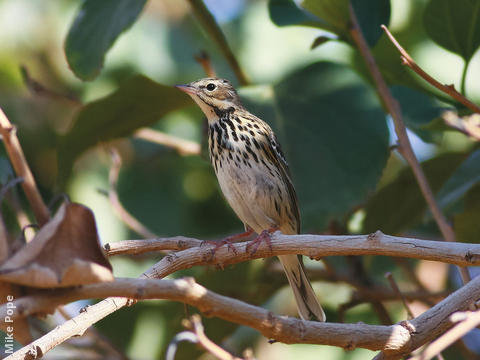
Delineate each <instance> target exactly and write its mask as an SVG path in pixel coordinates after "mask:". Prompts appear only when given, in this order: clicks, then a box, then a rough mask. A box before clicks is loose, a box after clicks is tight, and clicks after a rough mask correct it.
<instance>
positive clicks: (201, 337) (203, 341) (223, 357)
mask: <svg viewBox="0 0 480 360" xmlns="http://www.w3.org/2000/svg"><path fill="white" fill-rule="evenodd" d="M184 326H185V327H186V328H187V329H189V330H190V331H191V332H192V333H193V334H195V337H196V339H197V344H198V345H200V346H201V347H202V348H204V349H205V350H206V351H208V352H209V353H210V354H212V355H213V356H215V357H216V358H217V359H220V360H243V359H241V358H239V357H236V356H233V355H232V354H230V353H229V352H228V351H226V350H225V349H223V348H221V347H220V346H218V345H217V344H215V343H214V342H213V341H212V340H210V339H209V338H208V337H207V335H205V331H204V328H203V324H202V320H201V317H200V315H198V314H195V315H193V316H192V317H191V318H190V319H189V320H186V321H185V322H184Z"/></svg>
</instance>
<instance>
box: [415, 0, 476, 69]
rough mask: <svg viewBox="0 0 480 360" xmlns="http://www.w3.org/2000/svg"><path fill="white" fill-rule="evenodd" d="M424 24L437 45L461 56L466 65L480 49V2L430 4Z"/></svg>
mask: <svg viewBox="0 0 480 360" xmlns="http://www.w3.org/2000/svg"><path fill="white" fill-rule="evenodd" d="M423 22H424V25H425V30H426V32H427V34H428V36H430V37H431V38H432V40H433V41H435V42H436V43H437V44H438V45H440V46H442V47H444V48H445V49H447V50H449V51H452V52H454V53H456V54H458V55H460V56H461V57H463V58H464V59H465V61H466V62H468V61H469V60H470V59H471V57H472V56H473V54H474V53H475V51H476V50H477V49H478V47H479V46H480V1H478V0H430V2H429V3H428V5H427V7H426V8H425V12H424V14H423Z"/></svg>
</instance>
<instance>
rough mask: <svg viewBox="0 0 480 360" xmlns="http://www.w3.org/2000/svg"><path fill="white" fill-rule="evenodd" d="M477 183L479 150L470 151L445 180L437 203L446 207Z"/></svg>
mask: <svg viewBox="0 0 480 360" xmlns="http://www.w3.org/2000/svg"><path fill="white" fill-rule="evenodd" d="M478 183H480V150H476V151H474V152H473V153H471V154H470V156H469V157H468V158H466V159H465V161H464V162H462V163H461V164H460V166H459V167H458V168H457V169H456V170H455V172H454V173H453V174H452V176H451V177H450V178H449V179H448V180H447V181H446V182H445V184H444V185H443V186H442V188H441V189H440V191H439V192H438V195H437V200H438V205H440V206H441V207H446V206H448V205H450V204H452V203H454V202H455V201H457V200H458V199H460V198H461V197H462V196H463V195H464V194H465V193H466V192H467V191H469V190H470V189H471V188H472V187H473V186H475V185H476V184H478ZM479 222H480V218H479Z"/></svg>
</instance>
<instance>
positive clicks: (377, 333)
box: [0, 277, 480, 360]
mask: <svg viewBox="0 0 480 360" xmlns="http://www.w3.org/2000/svg"><path fill="white" fill-rule="evenodd" d="M120 295H121V296H128V297H130V298H135V299H169V300H174V301H180V302H184V303H187V304H190V305H192V306H195V307H197V308H198V309H199V310H200V311H202V312H204V313H205V314H206V315H208V316H215V317H219V318H222V319H225V320H227V321H231V322H235V323H238V324H242V325H245V326H249V327H252V328H254V329H257V330H258V331H259V332H261V333H262V334H263V335H264V336H265V337H267V338H271V339H275V340H277V341H281V342H284V343H288V344H291V343H308V344H324V345H332V346H339V347H343V348H345V349H353V348H356V347H361V348H367V349H371V350H383V351H384V354H389V353H392V352H395V353H394V356H395V357H394V358H398V357H400V356H401V355H402V354H403V355H405V354H407V353H409V352H411V351H412V350H413V349H415V348H417V347H419V346H421V345H422V344H424V343H426V342H428V341H430V340H432V339H434V338H435V337H436V336H438V334H440V333H442V332H444V331H445V330H446V329H448V328H449V327H451V322H450V320H449V316H450V315H451V314H452V313H453V312H455V311H458V310H463V309H466V308H467V307H468V306H469V305H470V304H471V303H472V301H474V300H475V299H478V298H480V277H477V278H475V279H474V280H472V281H471V282H470V283H468V284H467V285H465V286H464V287H462V288H461V289H459V290H457V291H456V292H455V293H453V294H452V295H450V296H449V297H447V298H446V299H445V300H443V301H441V302H440V303H438V304H437V305H436V306H434V307H433V308H431V309H430V310H428V311H426V312H425V313H423V314H422V315H421V316H419V317H417V318H415V319H413V320H412V321H409V322H402V323H400V324H396V325H391V326H379V325H366V324H338V323H319V322H311V321H302V320H299V319H296V318H289V317H285V316H278V315H274V314H272V313H271V312H269V311H267V310H265V309H263V308H260V307H256V306H252V305H249V304H247V303H245V302H242V301H239V300H235V299H231V298H228V297H225V296H222V295H219V294H216V293H214V292H212V291H209V290H207V289H206V288H204V287H203V286H201V285H199V284H197V283H195V282H194V280H193V279H179V280H156V279H155V280H154V279H148V280H146V279H117V280H115V281H113V282H110V283H102V284H91V285H85V286H82V287H78V288H74V289H70V290H68V289H59V290H55V291H54V292H44V293H43V294H38V295H34V296H32V297H27V298H22V299H18V300H15V301H14V302H13V305H15V306H16V307H17V310H18V313H17V314H16V315H17V316H18V315H19V313H20V312H21V315H22V316H25V315H28V313H31V312H32V310H33V309H34V308H35V307H39V306H40V305H39V304H40V303H44V304H46V303H47V302H50V303H51V304H55V303H59V302H68V301H73V300H77V299H85V298H99V297H105V296H120ZM114 299H118V298H113V299H112V298H110V299H107V300H104V301H108V300H110V301H112V300H114ZM104 301H102V302H101V303H103V302H104ZM10 306H11V305H10ZM6 310H7V309H6V305H4V306H2V307H1V308H0V316H4V315H5V314H6ZM97 310H98V309H97V308H96V305H93V306H90V307H88V308H87V309H86V311H85V312H83V313H81V314H80V315H78V316H77V317H75V318H74V319H72V320H70V321H67V322H66V323H64V324H63V325H61V326H59V327H57V328H56V329H54V330H52V331H51V332H50V333H49V334H47V335H45V336H43V337H41V338H40V339H38V340H36V341H35V342H33V343H32V344H30V345H27V346H26V347H24V348H22V349H20V350H19V351H17V352H16V353H15V354H13V355H11V356H10V357H8V358H7V359H11V360H13V359H23V358H24V357H25V355H26V354H27V353H30V354H32V353H36V354H45V353H46V352H47V351H48V350H50V349H51V348H52V347H53V346H55V345H56V344H58V343H60V342H62V341H64V340H65V337H64V334H65V333H66V332H67V331H68V332H70V333H71V332H74V333H82V332H83V331H79V330H81V329H82V328H84V327H85V325H86V324H85V323H89V322H90V321H91V317H92V315H93V316H95V317H98V312H97ZM75 330H77V332H75ZM83 330H84V329H83ZM70 336H71V335H70ZM382 356H383V355H382Z"/></svg>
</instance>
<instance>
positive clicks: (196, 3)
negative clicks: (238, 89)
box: [188, 0, 249, 85]
mask: <svg viewBox="0 0 480 360" xmlns="http://www.w3.org/2000/svg"><path fill="white" fill-rule="evenodd" d="M188 2H189V3H190V6H191V7H192V10H193V13H194V14H195V17H196V18H197V20H198V21H199V22H200V24H201V25H202V26H203V28H204V29H205V31H206V32H207V34H208V35H209V36H210V37H211V38H212V40H213V42H215V43H216V45H217V46H218V48H219V50H220V52H221V53H222V55H223V56H224V57H225V59H226V60H227V63H228V64H229V65H230V67H231V68H232V70H233V72H234V73H235V76H236V77H237V79H238V81H239V82H240V84H241V85H248V83H249V81H248V79H247V76H246V75H245V73H244V72H243V70H242V68H241V67H240V64H239V63H238V61H237V58H236V57H235V55H234V54H233V52H232V50H231V49H230V47H229V46H228V42H227V39H226V38H225V35H224V34H223V32H222V30H221V29H220V27H219V26H218V24H217V22H216V21H215V18H214V17H213V15H212V14H211V13H210V11H209V10H208V9H207V7H206V6H205V4H204V3H203V1H202V0H188Z"/></svg>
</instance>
